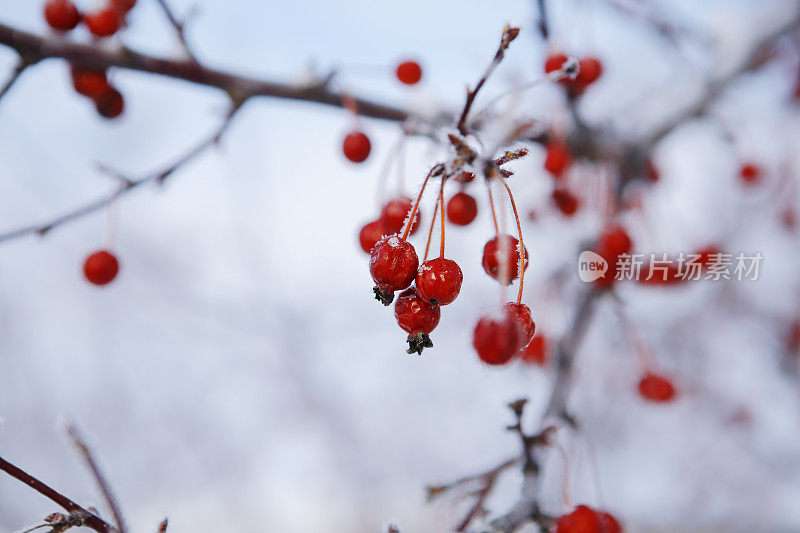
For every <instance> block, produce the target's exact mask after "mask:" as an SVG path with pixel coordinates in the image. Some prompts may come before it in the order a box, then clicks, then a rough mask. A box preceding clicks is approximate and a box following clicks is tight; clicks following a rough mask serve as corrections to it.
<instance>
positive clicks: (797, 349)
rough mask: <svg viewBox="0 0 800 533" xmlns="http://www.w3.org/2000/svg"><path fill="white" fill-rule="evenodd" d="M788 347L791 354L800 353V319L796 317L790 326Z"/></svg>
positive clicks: (787, 340)
mask: <svg viewBox="0 0 800 533" xmlns="http://www.w3.org/2000/svg"><path fill="white" fill-rule="evenodd" d="M786 349H787V350H789V353H791V354H797V353H800V319H795V320H794V321H793V322H792V325H791V326H789V335H787V338H786Z"/></svg>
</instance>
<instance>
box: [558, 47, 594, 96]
mask: <svg viewBox="0 0 800 533" xmlns="http://www.w3.org/2000/svg"><path fill="white" fill-rule="evenodd" d="M568 60H569V58H568V57H567V56H566V55H564V54H562V53H556V54H551V55H550V56H549V57H548V58H547V60H546V61H545V63H544V71H545V73H547V74H549V73H551V72H555V71H557V70H560V69H561V68H562V67H563V66H564V63H566V62H567V61H568ZM601 74H603V64H602V63H600V60H599V59H597V58H596V57H584V58H581V59H580V60H579V61H578V73H577V75H576V76H575V77H574V78H570V77H565V78H562V79H560V80H559V81H558V83H559V84H561V86H562V87H564V88H565V89H566V90H567V94H569V96H570V97H576V96H580V95H581V94H583V92H584V91H585V90H586V89H587V88H588V87H589V86H590V85H591V84H593V83H594V82H596V81H597V80H598V79H599V78H600V75H601Z"/></svg>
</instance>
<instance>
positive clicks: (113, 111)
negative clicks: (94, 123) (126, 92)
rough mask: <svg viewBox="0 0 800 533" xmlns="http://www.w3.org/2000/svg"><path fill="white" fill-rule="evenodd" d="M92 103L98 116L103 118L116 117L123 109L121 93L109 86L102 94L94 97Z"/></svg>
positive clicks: (123, 102)
mask: <svg viewBox="0 0 800 533" xmlns="http://www.w3.org/2000/svg"><path fill="white" fill-rule="evenodd" d="M94 105H95V107H96V108H97V112H98V113H100V116H102V117H105V118H117V117H118V116H120V115H121V114H122V112H123V111H124V110H125V100H124V99H123V98H122V93H120V92H119V91H118V90H116V89H115V88H113V87H110V86H109V87H108V89H107V90H106V91H105V92H103V94H101V95H100V96H98V97H97V98H95V99H94Z"/></svg>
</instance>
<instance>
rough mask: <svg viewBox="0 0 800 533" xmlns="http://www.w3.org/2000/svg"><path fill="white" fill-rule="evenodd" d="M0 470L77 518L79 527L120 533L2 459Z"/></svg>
mask: <svg viewBox="0 0 800 533" xmlns="http://www.w3.org/2000/svg"><path fill="white" fill-rule="evenodd" d="M0 470H2V471H3V472H5V473H6V474H8V475H10V476H11V477H13V478H15V479H17V480H19V481H21V482H22V483H24V484H25V485H26V486H28V487H30V488H32V489H33V490H35V491H36V492H38V493H39V494H41V495H42V496H44V497H45V498H47V499H49V500H50V501H52V502H53V503H55V504H57V505H59V506H60V507H62V508H64V509H65V510H66V511H67V512H69V513H70V515H72V516H76V517H79V518H80V519H81V521H82V524H81V525H84V526H86V527H88V528H90V529H93V530H94V531H97V532H98V533H120V532H119V531H117V530H116V529H115V528H114V527H113V526H111V525H110V524H108V523H107V522H106V521H105V520H103V519H102V518H100V517H99V516H97V515H96V514H94V513H92V512H89V511H88V510H86V509H84V508H83V507H81V506H80V505H78V504H77V503H75V502H74V501H72V500H70V499H69V498H67V497H66V496H64V495H63V494H61V493H60V492H58V491H56V490H55V489H53V488H51V487H50V486H48V485H47V484H45V483H43V482H41V481H39V480H38V479H36V478H35V477H33V476H32V475H30V474H28V473H27V472H25V471H24V470H21V469H20V468H18V467H16V466H14V465H13V464H11V463H9V462H8V461H6V460H5V459H3V458H2V457H0Z"/></svg>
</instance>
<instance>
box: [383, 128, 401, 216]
mask: <svg viewBox="0 0 800 533" xmlns="http://www.w3.org/2000/svg"><path fill="white" fill-rule="evenodd" d="M405 141H406V135H405V133H403V134H402V135H401V136H400V138H399V139H397V142H396V143H395V144H394V146H393V147H392V150H391V151H390V152H389V156H388V157H387V158H386V160H385V161H384V163H383V167H382V168H381V173H380V175H379V176H378V206H379V207H380V206H382V205H383V203H384V201H385V200H386V182H387V181H388V180H389V174H391V173H392V163H394V162H395V161H398V162H397V165H398V166H399V165H400V162H399V159H400V154H401V152H402V151H403V147H404V145H405Z"/></svg>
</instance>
